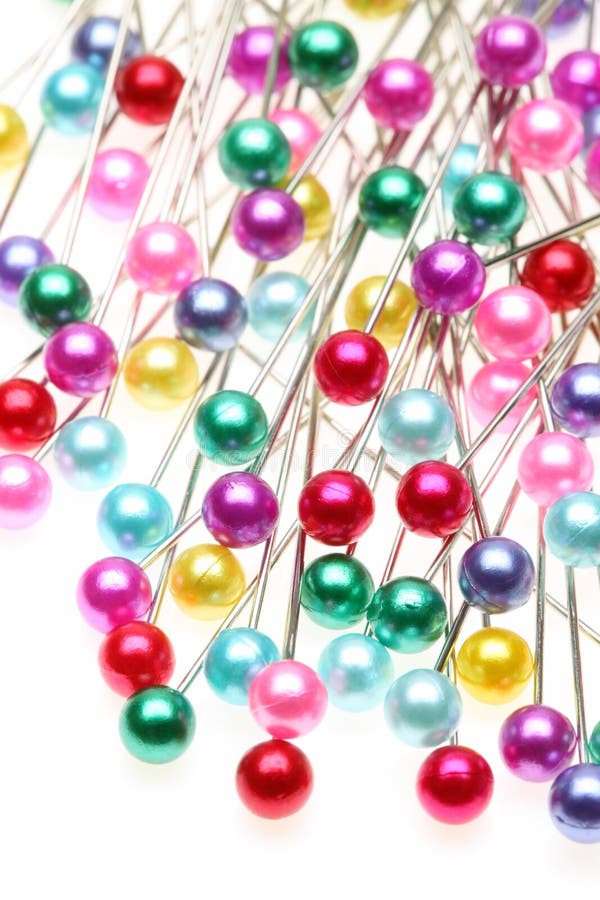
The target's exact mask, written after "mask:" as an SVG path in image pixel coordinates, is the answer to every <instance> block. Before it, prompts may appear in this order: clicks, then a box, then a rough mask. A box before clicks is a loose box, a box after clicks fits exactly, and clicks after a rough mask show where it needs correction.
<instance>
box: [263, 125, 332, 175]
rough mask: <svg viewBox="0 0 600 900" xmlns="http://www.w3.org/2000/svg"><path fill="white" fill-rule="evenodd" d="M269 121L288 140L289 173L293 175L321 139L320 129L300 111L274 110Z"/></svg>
mask: <svg viewBox="0 0 600 900" xmlns="http://www.w3.org/2000/svg"><path fill="white" fill-rule="evenodd" d="M269 119H270V120H271V122H275V124H276V125H277V126H278V127H279V128H281V130H282V131H283V133H284V135H285V136H286V138H287V140H288V144H289V145H290V149H291V151H292V161H291V162H290V167H289V173H290V175H293V174H294V172H296V171H297V170H298V169H299V168H300V166H301V165H302V163H303V162H304V160H305V159H306V157H307V156H308V154H309V153H310V151H311V150H312V148H313V147H314V146H315V144H316V143H317V141H318V140H319V138H320V137H321V129H320V128H319V126H318V125H317V123H316V122H315V121H314V119H311V117H310V116H309V115H307V114H306V113H305V112H302V110H301V109H274V110H273V112H272V113H271V114H270V116H269Z"/></svg>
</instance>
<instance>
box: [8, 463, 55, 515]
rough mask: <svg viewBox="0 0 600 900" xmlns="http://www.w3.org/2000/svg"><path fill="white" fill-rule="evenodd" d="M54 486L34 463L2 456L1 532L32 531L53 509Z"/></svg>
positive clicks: (37, 464)
mask: <svg viewBox="0 0 600 900" xmlns="http://www.w3.org/2000/svg"><path fill="white" fill-rule="evenodd" d="M51 498H52V485H51V483H50V479H49V477H48V475H47V473H46V471H45V469H43V468H42V467H41V466H40V464H39V463H38V462H36V461H35V459H31V458H30V457H29V456H22V455H21V454H20V453H7V454H6V455H5V456H0V528H6V529H9V530H13V529H20V528H30V527H31V526H32V525H35V523H36V522H38V521H39V520H40V519H41V518H42V516H43V515H44V513H45V512H46V510H47V509H48V507H49V505H50V500H51Z"/></svg>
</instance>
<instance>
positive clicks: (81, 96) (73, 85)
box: [40, 63, 104, 136]
mask: <svg viewBox="0 0 600 900" xmlns="http://www.w3.org/2000/svg"><path fill="white" fill-rule="evenodd" d="M103 89H104V80H103V78H102V75H101V74H100V73H99V72H98V70H97V69H95V68H94V66H90V65H88V64H87V63H69V64H68V65H66V66H63V67H62V68H61V69H57V70H56V71H55V72H53V73H52V75H50V77H49V78H48V79H47V81H46V83H45V84H44V87H43V89H42V96H41V101H40V102H41V107H42V114H43V116H44V119H45V120H46V124H47V125H48V126H49V127H50V128H53V129H54V130H55V131H59V132H60V133H61V134H64V135H69V136H76V135H80V134H87V132H89V131H91V130H92V128H93V127H94V122H95V121H96V114H97V112H98V107H99V106H100V100H101V99H102V91H103Z"/></svg>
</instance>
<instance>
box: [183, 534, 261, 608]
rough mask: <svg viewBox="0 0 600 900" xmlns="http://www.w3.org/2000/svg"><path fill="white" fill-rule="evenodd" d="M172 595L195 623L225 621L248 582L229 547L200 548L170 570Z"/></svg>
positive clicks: (189, 552)
mask: <svg viewBox="0 0 600 900" xmlns="http://www.w3.org/2000/svg"><path fill="white" fill-rule="evenodd" d="M168 585H169V591H170V592H171V594H172V596H173V599H174V600H175V603H176V604H177V606H178V607H179V608H180V610H181V611H182V612H184V613H185V614H186V615H188V616H191V617H192V618H194V619H201V620H203V621H211V620H213V619H222V618H223V617H224V616H225V615H226V613H228V612H229V610H230V609H231V607H232V606H234V605H235V604H236V603H237V602H238V600H239V599H240V598H241V596H242V594H243V593H244V591H245V589H246V578H245V576H244V570H243V569H242V567H241V565H240V562H239V560H238V559H237V557H235V556H234V555H233V553H232V552H231V550H228V549H227V547H221V546H220V545H219V544H197V545H196V546H195V547H190V548H189V549H188V550H184V551H183V553H180V554H179V556H177V558H176V559H175V561H174V562H173V564H172V566H171V568H170V569H169V580H168Z"/></svg>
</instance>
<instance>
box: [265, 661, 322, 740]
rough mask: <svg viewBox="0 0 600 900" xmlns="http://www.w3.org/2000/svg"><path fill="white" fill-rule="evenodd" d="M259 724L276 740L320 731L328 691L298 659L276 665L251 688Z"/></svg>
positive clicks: (313, 672)
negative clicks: (318, 729)
mask: <svg viewBox="0 0 600 900" xmlns="http://www.w3.org/2000/svg"><path fill="white" fill-rule="evenodd" d="M248 706H249V707H250V712H251V713H252V716H253V718H254V719H255V721H256V722H257V723H258V724H259V725H260V727H261V728H264V729H265V731H268V732H269V734H271V735H272V736H273V737H276V738H294V737H300V736H301V735H303V734H308V732H309V731H312V730H313V729H314V728H316V727H317V725H318V724H319V722H320V721H321V719H322V718H323V716H324V715H325V712H326V710H327V689H326V688H325V685H324V684H323V682H322V681H321V679H320V678H319V676H318V675H317V673H316V672H315V671H314V669H311V668H310V666H305V665H304V663H301V662H297V660H294V659H282V660H279V661H277V662H273V663H271V664H270V665H268V666H265V668H264V669H261V671H260V672H259V673H258V675H257V676H256V678H255V679H254V680H253V682H252V684H251V685H250V690H249V692H248Z"/></svg>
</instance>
